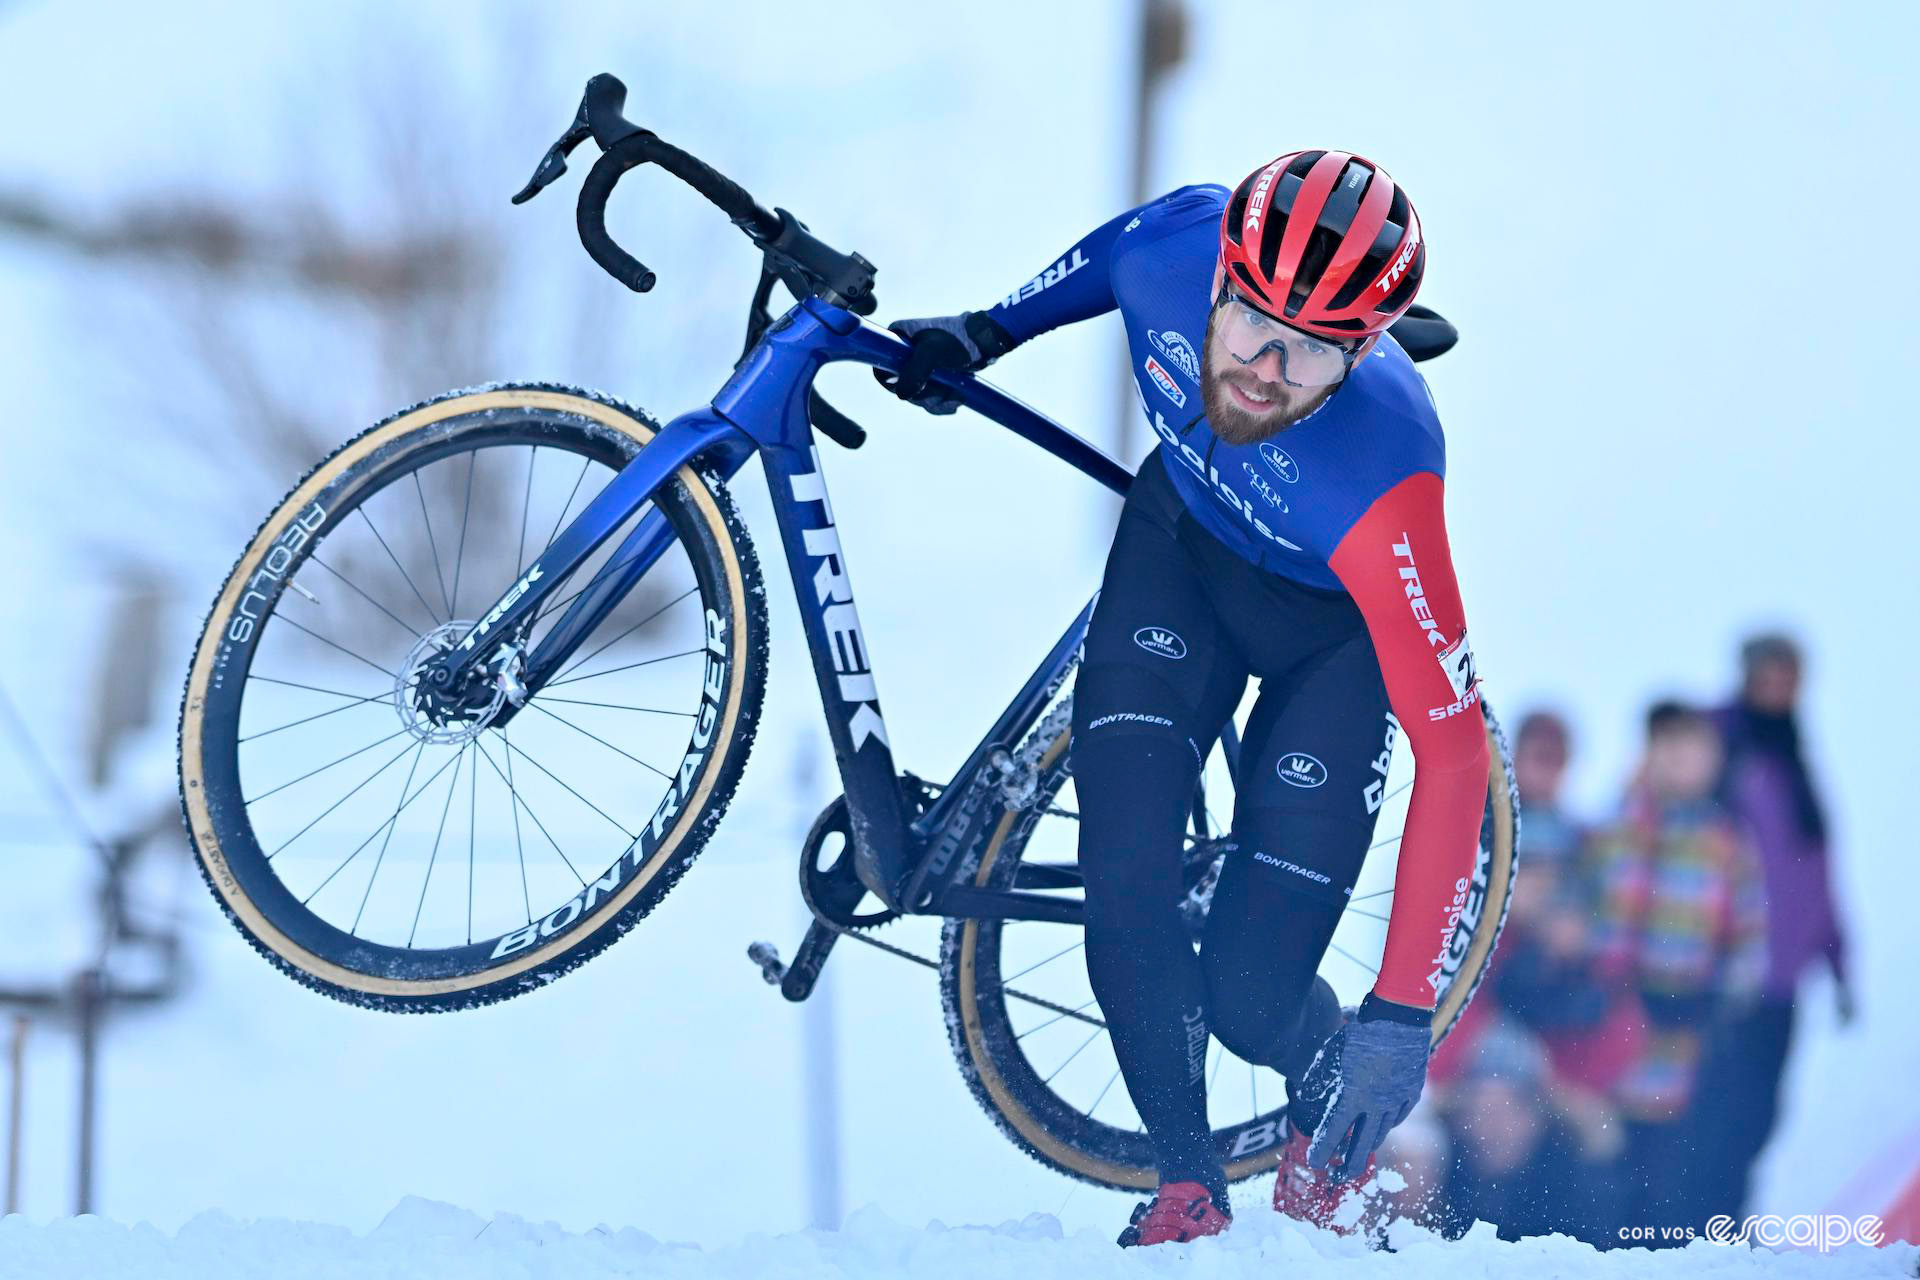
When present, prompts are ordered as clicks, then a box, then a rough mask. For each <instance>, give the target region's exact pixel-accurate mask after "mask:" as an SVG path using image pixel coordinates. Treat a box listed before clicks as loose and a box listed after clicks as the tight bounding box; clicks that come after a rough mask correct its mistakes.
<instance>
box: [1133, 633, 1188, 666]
mask: <svg viewBox="0 0 1920 1280" xmlns="http://www.w3.org/2000/svg"><path fill="white" fill-rule="evenodd" d="M1133 642H1134V643H1135V644H1137V645H1139V646H1140V647H1141V648H1142V649H1145V650H1146V651H1147V652H1148V653H1153V654H1158V655H1159V656H1161V657H1162V658H1184V657H1186V656H1187V642H1186V641H1185V640H1182V639H1181V638H1180V637H1179V636H1177V635H1175V634H1174V633H1173V632H1171V631H1169V630H1167V629H1166V628H1165V627H1142V628H1140V629H1139V630H1138V631H1136V632H1134V633H1133Z"/></svg>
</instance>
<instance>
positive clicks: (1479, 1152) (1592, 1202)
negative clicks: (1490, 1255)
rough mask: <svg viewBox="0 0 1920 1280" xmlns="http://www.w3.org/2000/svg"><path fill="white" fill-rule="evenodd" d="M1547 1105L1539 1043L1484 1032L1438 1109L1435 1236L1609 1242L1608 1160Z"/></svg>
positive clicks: (1432, 1207) (1521, 1031) (1515, 1028)
mask: <svg viewBox="0 0 1920 1280" xmlns="http://www.w3.org/2000/svg"><path fill="white" fill-rule="evenodd" d="M1553 1097H1554V1090H1553V1084H1552V1080H1551V1076H1550V1072H1549V1069H1548V1065H1547V1056H1546V1051H1545V1049H1544V1048H1543V1047H1542V1046H1541V1045H1540V1043H1539V1041H1538V1039H1536V1038H1535V1037H1534V1036H1533V1035H1532V1034H1531V1033H1530V1032H1528V1031H1527V1030H1526V1029H1525V1028H1523V1027H1521V1026H1519V1025H1518V1024H1517V1023H1514V1022H1512V1021H1511V1020H1505V1019H1502V1020H1496V1021H1494V1022H1492V1023H1490V1024H1488V1026H1487V1027H1485V1028H1484V1029H1483V1031H1482V1033H1481V1035H1480V1038H1479V1040H1478V1042H1477V1044H1476V1051H1475V1053H1474V1055H1473V1056H1472V1058H1471V1059H1469V1060H1468V1061H1467V1062H1466V1064H1465V1065H1464V1067H1463V1073H1462V1075H1461V1076H1460V1078H1459V1079H1458V1080H1457V1081H1455V1083H1454V1084H1453V1086H1452V1087H1451V1089H1450V1090H1449V1091H1448V1093H1447V1095H1446V1098H1445V1100H1444V1101H1443V1103H1442V1104H1441V1106H1440V1108H1439V1110H1440V1113H1441V1117H1442V1124H1443V1125H1444V1127H1445V1132H1446V1136H1447V1149H1448V1154H1447V1158H1446V1160H1445V1162H1444V1169H1445V1172H1444V1173H1443V1174H1442V1176H1441V1180H1440V1185H1439V1187H1438V1188H1437V1190H1436V1191H1435V1193H1434V1194H1433V1196H1432V1197H1431V1198H1430V1200H1429V1202H1428V1207H1427V1212H1426V1217H1427V1220H1428V1222H1429V1223H1430V1224H1431V1225H1432V1226H1433V1227H1434V1228H1435V1229H1436V1230H1438V1231H1440V1232H1442V1233H1443V1234H1445V1235H1448V1236H1452V1237H1458V1236H1459V1235H1461V1234H1463V1233H1464V1232H1465V1231H1466V1230H1467V1228H1469V1227H1471V1226H1472V1225H1473V1224H1474V1222H1476V1221H1481V1222H1491V1223H1493V1224H1494V1225H1495V1227H1497V1228H1498V1231H1499V1236H1500V1238H1501V1239H1502V1240H1518V1239H1521V1238H1522V1237H1524V1236H1537V1235H1548V1234H1552V1233H1555V1232H1558V1233H1560V1234H1563V1235H1571V1236H1574V1237H1576V1238H1577V1239H1581V1240H1586V1241H1588V1242H1590V1243H1595V1244H1599V1243H1601V1242H1602V1241H1603V1240H1606V1239H1609V1238H1610V1237H1611V1236H1612V1231H1613V1225H1612V1224H1613V1220H1614V1219H1615V1218H1616V1217H1617V1214H1615V1213H1614V1212H1613V1211H1612V1209H1613V1206H1612V1204H1611V1196H1610V1194H1609V1192H1610V1188H1611V1186H1612V1179H1611V1177H1610V1173H1611V1170H1610V1168H1609V1166H1608V1163H1607V1160H1606V1157H1607V1155H1608V1154H1609V1152H1608V1151H1607V1150H1606V1148H1605V1147H1604V1146H1601V1147H1599V1148H1598V1149H1596V1147H1595V1145H1594V1143H1593V1141H1592V1137H1593V1136H1594V1135H1591V1134H1589V1133H1588V1132H1587V1131H1585V1130H1584V1128H1583V1127H1582V1126H1580V1125H1579V1124H1577V1123H1574V1122H1572V1121H1570V1119H1569V1118H1568V1117H1567V1116H1565V1115H1564V1114H1563V1113H1562V1112H1561V1111H1560V1109H1559V1108H1558V1107H1557V1106H1555V1105H1554V1102H1553ZM1599 1136H1600V1141H1601V1142H1602V1143H1604V1142H1605V1141H1606V1140H1607V1138H1608V1136H1610V1135H1599Z"/></svg>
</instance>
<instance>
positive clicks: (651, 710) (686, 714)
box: [547, 698, 700, 720]
mask: <svg viewBox="0 0 1920 1280" xmlns="http://www.w3.org/2000/svg"><path fill="white" fill-rule="evenodd" d="M547 701H548V702H558V703H560V704H562V705H563V706H569V707H605V708H607V709H608V710H609V711H644V712H646V713H647V714H648V715H655V716H681V717H683V718H685V719H688V720H698V719H699V718H700V717H699V716H697V715H695V714H694V713H693V712H691V711H668V710H665V709H664V708H661V707H635V706H629V705H628V704H627V703H624V702H589V701H587V700H586V699H585V698H548V699H547Z"/></svg>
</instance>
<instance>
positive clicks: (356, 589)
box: [307, 553, 434, 640]
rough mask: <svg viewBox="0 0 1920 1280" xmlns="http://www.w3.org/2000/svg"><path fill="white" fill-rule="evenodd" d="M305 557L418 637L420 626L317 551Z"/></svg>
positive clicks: (429, 623) (400, 626)
mask: <svg viewBox="0 0 1920 1280" xmlns="http://www.w3.org/2000/svg"><path fill="white" fill-rule="evenodd" d="M307 558H308V559H309V560H311V561H313V562H314V563H315V564H317V565H319V566H320V567H321V568H322V569H325V570H326V571H327V572H328V573H330V574H332V575H333V576H334V577H336V578H338V579H340V581H341V582H342V583H344V584H345V585H346V588H347V590H349V591H351V592H353V593H354V594H355V595H357V596H359V597H360V598H361V599H362V600H365V601H366V602H367V603H368V604H370V605H372V606H373V607H374V608H376V609H378V610H379V611H380V612H382V613H384V614H386V615H387V616H388V617H389V618H392V619H393V620H394V623H395V624H396V625H397V626H399V628H400V629H401V630H402V631H405V632H406V633H407V634H408V635H409V636H411V637H412V638H414V639H416V640H417V639H419V638H420V628H418V627H416V626H414V625H413V624H412V623H410V622H408V621H407V620H406V619H405V618H402V617H401V616H400V615H399V614H397V613H395V612H394V611H393V610H391V609H389V608H387V606H385V605H383V604H381V603H380V602H379V601H378V600H375V599H374V598H373V597H372V596H370V595H368V594H367V593H366V592H364V591H362V590H361V589H360V588H359V586H358V585H357V584H356V583H354V582H353V581H351V580H350V579H349V578H348V577H347V576H346V575H345V574H344V573H341V572H340V571H339V570H338V569H336V568H334V567H333V566H332V565H330V564H328V563H327V562H326V561H325V560H322V559H321V558H320V557H319V555H318V554H317V553H316V554H314V555H311V556H308V557H307ZM433 626H434V624H433V623H432V622H428V624H427V630H429V631H431V630H433Z"/></svg>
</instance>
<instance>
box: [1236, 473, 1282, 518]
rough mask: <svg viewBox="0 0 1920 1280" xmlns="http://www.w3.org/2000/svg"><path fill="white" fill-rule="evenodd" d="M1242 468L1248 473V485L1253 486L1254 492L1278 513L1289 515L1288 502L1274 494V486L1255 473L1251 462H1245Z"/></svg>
mask: <svg viewBox="0 0 1920 1280" xmlns="http://www.w3.org/2000/svg"><path fill="white" fill-rule="evenodd" d="M1240 466H1241V467H1242V469H1244V470H1245V471H1246V473H1247V483H1248V484H1250V485H1252V486H1253V491H1254V492H1255V493H1257V494H1259V495H1260V496H1261V497H1263V498H1265V499H1266V500H1267V505H1268V506H1270V507H1272V508H1273V509H1274V510H1276V511H1278V512H1279V513H1280V514H1281V515H1285V514H1287V511H1288V507H1287V500H1286V499H1285V498H1283V497H1281V496H1280V495H1279V494H1278V493H1276V492H1274V488H1273V486H1272V485H1271V484H1269V483H1267V478H1266V477H1265V476H1263V475H1261V474H1260V473H1259V472H1258V471H1255V470H1254V469H1253V464H1252V463H1251V462H1243V463H1241V464H1240Z"/></svg>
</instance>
